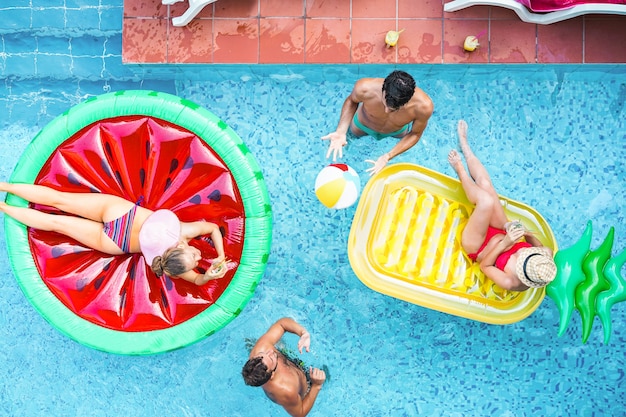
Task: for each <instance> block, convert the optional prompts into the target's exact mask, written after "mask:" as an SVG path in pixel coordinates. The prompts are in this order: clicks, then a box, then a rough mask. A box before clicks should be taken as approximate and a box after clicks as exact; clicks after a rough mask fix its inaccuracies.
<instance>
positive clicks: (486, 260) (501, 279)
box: [480, 229, 527, 291]
mask: <svg viewBox="0 0 626 417" xmlns="http://www.w3.org/2000/svg"><path fill="white" fill-rule="evenodd" d="M523 235H524V230H522V229H513V230H511V231H510V232H508V233H507V234H506V236H504V238H503V239H502V240H500V241H499V242H498V244H497V245H496V246H494V247H493V248H492V249H491V250H490V251H489V253H487V254H486V255H485V256H484V257H483V259H482V260H481V261H480V270H481V271H482V272H483V273H484V274H485V276H486V277H487V278H489V279H490V280H492V281H493V282H495V283H496V284H497V285H498V286H499V287H500V288H504V289H506V290H514V291H521V290H525V289H526V288H527V287H526V286H525V285H524V284H522V283H521V281H520V280H519V279H517V277H515V276H513V275H510V274H508V273H506V272H504V271H501V270H500V269H498V268H497V267H496V266H495V263H496V260H497V259H498V256H500V255H501V254H502V253H503V252H505V251H507V250H509V249H510V248H511V247H512V246H513V245H514V244H515V242H517V241H518V240H519V239H521V238H522V236H523Z"/></svg>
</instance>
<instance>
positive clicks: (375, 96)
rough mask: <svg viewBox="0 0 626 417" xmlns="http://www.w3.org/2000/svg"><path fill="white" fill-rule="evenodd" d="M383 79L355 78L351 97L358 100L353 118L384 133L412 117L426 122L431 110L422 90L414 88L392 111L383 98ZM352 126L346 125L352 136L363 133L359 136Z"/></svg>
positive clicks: (390, 131) (402, 125)
mask: <svg viewBox="0 0 626 417" xmlns="http://www.w3.org/2000/svg"><path fill="white" fill-rule="evenodd" d="M383 81H384V78H363V79H361V80H359V81H357V83H356V85H355V88H354V93H355V94H354V97H353V99H355V100H358V101H360V103H361V105H360V106H359V107H358V109H357V117H358V118H359V121H360V122H361V123H363V124H364V125H366V126H367V127H369V128H370V129H372V130H375V131H377V132H380V133H383V134H385V133H392V132H395V131H397V130H399V129H400V128H402V127H404V126H406V125H407V124H409V123H411V122H415V121H416V120H417V121H418V123H420V121H421V120H422V119H424V121H425V122H427V121H428V118H429V117H430V114H431V113H432V101H431V100H430V97H428V96H427V95H426V93H424V91H422V90H421V89H419V88H417V87H415V93H414V94H413V97H411V99H410V100H409V102H408V103H406V104H405V105H403V106H402V107H400V108H399V109H397V110H395V111H389V110H388V108H387V106H386V105H385V100H384V97H383V91H382V86H383ZM355 127H356V126H354V124H352V126H351V127H350V130H351V131H352V133H354V135H355V136H364V135H365V132H362V133H363V134H362V135H359V134H358V133H360V129H359V130H357V129H358V127H356V129H355ZM424 127H425V126H424ZM355 130H356V131H355ZM406 134H408V132H406V133H405V135H406Z"/></svg>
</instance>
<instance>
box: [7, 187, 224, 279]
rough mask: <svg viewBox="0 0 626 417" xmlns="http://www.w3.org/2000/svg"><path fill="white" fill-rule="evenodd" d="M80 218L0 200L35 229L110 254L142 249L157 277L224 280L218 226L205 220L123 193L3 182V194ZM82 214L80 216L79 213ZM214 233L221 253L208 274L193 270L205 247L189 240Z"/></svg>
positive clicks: (19, 219)
mask: <svg viewBox="0 0 626 417" xmlns="http://www.w3.org/2000/svg"><path fill="white" fill-rule="evenodd" d="M2 191H4V192H7V193H11V194H15V195H16V196H18V197H21V198H23V199H24V200H27V201H30V202H32V203H35V204H41V205H45V206H51V207H55V208H57V209H59V210H61V211H62V212H66V213H72V214H74V215H75V216H66V215H57V214H49V213H44V212H41V211H38V210H35V209H31V208H24V207H14V206H10V205H8V204H6V203H4V202H0V212H4V213H5V214H7V215H9V216H11V217H13V218H14V219H15V220H17V221H19V222H21V223H23V224H25V225H26V226H28V227H32V228H34V229H39V230H46V231H54V232H57V233H60V234H63V235H66V236H69V237H71V238H72V239H74V240H76V241H78V242H80V243H81V244H83V245H85V246H87V247H90V248H92V249H95V250H97V251H100V252H103V253H107V254H110V255H121V254H124V253H139V252H141V253H142V254H143V255H144V258H145V259H146V262H147V263H148V265H150V267H151V268H152V270H153V271H154V272H155V273H156V274H157V275H159V276H160V275H162V274H163V273H166V274H167V275H168V276H170V277H171V278H182V279H184V280H186V281H190V282H193V283H195V284H197V285H202V284H205V283H206V282H207V281H209V280H211V279H217V278H222V277H223V276H224V275H225V274H226V271H227V270H228V268H227V267H226V266H225V263H224V260H225V255H224V243H223V240H222V234H221V233H220V230H219V228H218V226H217V225H216V224H214V223H209V222H205V221H197V222H190V223H187V222H181V221H179V220H178V217H176V215H175V214H174V213H173V212H171V211H169V210H157V211H152V210H149V209H147V208H144V207H141V206H139V205H138V204H134V203H132V202H130V201H128V200H125V199H123V198H121V197H118V196H114V195H109V194H98V193H66V192H62V191H57V190H55V189H52V188H49V187H45V186H42V185H32V184H11V183H4V182H0V192H2ZM76 216H78V217H76ZM202 235H211V239H212V240H213V243H214V245H215V249H216V251H217V254H218V257H217V258H216V259H214V260H213V266H212V267H211V268H210V269H209V270H208V271H207V272H206V273H204V274H200V273H197V272H195V271H194V269H195V268H196V267H197V266H198V262H199V261H200V259H201V256H200V251H199V250H198V249H196V248H194V247H193V246H190V245H189V244H188V242H189V240H191V239H193V238H195V237H197V236H202Z"/></svg>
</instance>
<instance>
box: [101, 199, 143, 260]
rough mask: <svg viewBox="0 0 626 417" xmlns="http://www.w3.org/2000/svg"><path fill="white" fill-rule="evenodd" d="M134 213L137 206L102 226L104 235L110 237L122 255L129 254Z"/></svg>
mask: <svg viewBox="0 0 626 417" xmlns="http://www.w3.org/2000/svg"><path fill="white" fill-rule="evenodd" d="M136 211H137V204H135V205H134V206H133V208H131V209H130V210H129V211H128V213H126V214H124V215H123V216H121V217H118V218H117V219H115V220H112V221H110V222H106V223H104V224H103V229H102V231H103V232H104V234H105V235H107V236H108V237H110V238H111V240H112V241H113V242H115V244H116V245H117V247H118V248H120V249H121V250H122V251H123V252H124V253H130V237H131V232H132V229H133V221H134V220H135V212H136Z"/></svg>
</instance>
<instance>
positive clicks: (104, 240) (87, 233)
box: [0, 202, 124, 255]
mask: <svg viewBox="0 0 626 417" xmlns="http://www.w3.org/2000/svg"><path fill="white" fill-rule="evenodd" d="M0 212H3V213H5V214H6V215H8V216H10V217H12V218H14V219H15V220H17V221H19V222H20V223H23V224H25V225H26V226H28V227H32V228H33V229H37V230H45V231H50V232H57V233H60V234H63V235H66V236H69V237H71V238H72V239H74V240H76V241H77V242H80V243H81V244H83V245H84V246H87V247H89V248H92V249H95V250H98V251H100V252H104V253H108V254H111V255H120V254H122V253H124V252H123V251H122V250H121V249H120V248H119V247H117V245H116V244H115V243H114V242H113V241H112V240H111V239H109V238H108V237H107V236H106V235H105V234H104V233H103V232H102V223H101V222H97V221H93V220H88V219H83V218H81V217H75V216H64V215H56V214H49V213H43V212H41V211H38V210H34V209H31V208H25V207H14V206H10V205H8V204H6V203H4V202H0Z"/></svg>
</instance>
